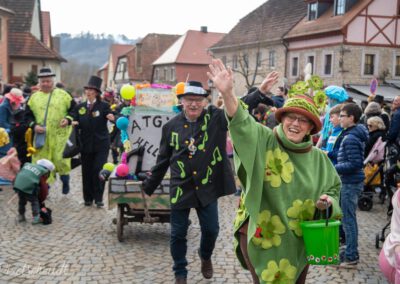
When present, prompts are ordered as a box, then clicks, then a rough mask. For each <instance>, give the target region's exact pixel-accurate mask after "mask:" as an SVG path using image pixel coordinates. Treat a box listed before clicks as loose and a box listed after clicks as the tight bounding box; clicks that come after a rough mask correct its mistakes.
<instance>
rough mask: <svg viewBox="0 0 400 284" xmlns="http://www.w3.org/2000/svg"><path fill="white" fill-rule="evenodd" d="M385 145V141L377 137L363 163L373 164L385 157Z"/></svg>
mask: <svg viewBox="0 0 400 284" xmlns="http://www.w3.org/2000/svg"><path fill="white" fill-rule="evenodd" d="M385 147H386V141H383V140H382V137H379V138H378V140H376V142H375V144H374V146H372V149H371V151H369V153H368V156H367V158H365V160H364V165H366V164H367V163H368V162H373V163H375V164H377V163H379V162H382V161H383V160H384V158H385Z"/></svg>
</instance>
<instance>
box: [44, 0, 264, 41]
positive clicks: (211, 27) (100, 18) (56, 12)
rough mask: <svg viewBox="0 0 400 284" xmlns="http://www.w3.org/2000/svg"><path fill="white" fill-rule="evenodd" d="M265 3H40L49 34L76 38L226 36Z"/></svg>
mask: <svg viewBox="0 0 400 284" xmlns="http://www.w3.org/2000/svg"><path fill="white" fill-rule="evenodd" d="M266 1H268V0H246V1H242V0H186V1H185V0H169V1H163V0H141V1H137V0H136V1H135V0H111V1H110V0H68V1H65V0H41V8H42V11H49V12H50V17H51V31H52V34H53V35H56V34H59V33H69V34H73V35H75V34H79V33H81V32H91V33H93V34H102V33H105V34H112V35H118V34H124V35H125V36H127V37H128V38H131V39H136V38H138V37H141V38H142V37H144V36H146V35H147V34H148V33H160V34H179V35H181V34H184V33H185V32H186V31H187V30H200V27H201V26H207V28H208V31H209V32H221V33H228V32H229V31H230V30H231V29H232V28H233V27H234V26H235V25H236V24H237V23H238V22H239V20H240V19H241V18H243V17H245V16H246V15H247V14H249V13H250V12H251V11H253V10H255V9H256V8H257V7H259V6H260V5H262V4H263V3H265V2H266Z"/></svg>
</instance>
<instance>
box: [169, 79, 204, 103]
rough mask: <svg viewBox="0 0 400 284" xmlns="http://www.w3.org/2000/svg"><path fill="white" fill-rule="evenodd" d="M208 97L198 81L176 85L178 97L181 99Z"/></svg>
mask: <svg viewBox="0 0 400 284" xmlns="http://www.w3.org/2000/svg"><path fill="white" fill-rule="evenodd" d="M188 95H191V96H200V97H204V98H205V97H207V96H208V93H207V91H206V90H204V89H203V85H202V84H201V83H200V82H197V81H188V82H187V83H183V82H181V83H178V84H177V85H176V96H177V97H178V98H179V99H180V98H182V97H184V96H188Z"/></svg>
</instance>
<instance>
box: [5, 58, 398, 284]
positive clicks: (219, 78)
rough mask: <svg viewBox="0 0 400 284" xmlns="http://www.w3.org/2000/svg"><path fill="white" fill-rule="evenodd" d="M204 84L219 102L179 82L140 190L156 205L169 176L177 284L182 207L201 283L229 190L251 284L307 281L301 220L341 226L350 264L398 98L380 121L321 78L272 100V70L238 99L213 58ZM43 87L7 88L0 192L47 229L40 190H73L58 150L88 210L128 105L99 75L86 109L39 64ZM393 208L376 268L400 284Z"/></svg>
mask: <svg viewBox="0 0 400 284" xmlns="http://www.w3.org/2000/svg"><path fill="white" fill-rule="evenodd" d="M207 75H208V77H209V79H210V80H212V81H213V83H214V86H215V87H216V89H217V90H218V91H219V94H220V95H219V99H218V101H217V102H216V106H214V105H212V104H210V102H209V101H208V100H207V97H208V95H209V94H208V92H207V91H206V90H205V89H204V88H203V86H202V84H201V83H200V82H197V81H189V82H186V83H184V84H183V85H181V86H179V87H178V85H177V87H176V95H177V98H178V100H179V102H180V104H181V107H182V111H181V112H180V113H179V114H177V115H176V116H175V117H174V118H173V119H171V120H169V121H168V122H167V123H166V124H165V125H164V126H163V128H162V137H161V141H160V147H159V149H160V150H159V154H158V156H157V162H156V165H155V166H154V167H153V168H152V170H151V172H150V173H148V175H147V178H146V179H145V180H144V181H143V190H144V192H145V193H146V194H147V195H152V194H153V193H154V191H155V189H156V188H157V186H158V185H159V184H160V182H161V180H162V179H163V178H164V175H165V173H166V172H167V170H168V169H170V173H171V184H170V196H171V199H170V201H171V202H170V203H171V215H170V223H171V239H170V250H171V255H172V258H173V262H174V265H173V271H174V274H175V279H176V283H187V277H188V270H187V268H186V267H187V265H188V262H187V259H186V251H187V239H186V236H187V231H188V228H189V225H190V220H189V213H190V210H191V209H192V208H193V209H195V210H196V212H197V216H198V218H199V223H200V228H201V241H200V246H199V249H198V255H199V258H200V260H201V272H202V275H203V276H204V278H206V279H210V278H212V276H213V265H212V260H211V258H212V254H213V252H214V247H215V242H216V240H217V237H218V233H219V220H218V199H219V198H220V197H222V196H226V195H230V194H234V193H236V194H237V195H240V199H239V206H238V208H237V214H236V217H235V220H234V228H233V236H234V242H235V252H236V255H237V258H238V260H239V262H240V263H241V265H242V266H243V267H244V268H245V269H248V270H249V271H250V273H251V275H252V279H253V283H270V282H271V283H272V282H273V281H275V282H276V283H305V280H306V276H307V271H308V268H309V264H308V263H307V258H306V255H305V247H304V241H303V238H302V230H301V228H300V225H299V223H300V222H301V221H306V220H313V219H314V218H315V216H316V214H317V213H318V212H319V213H320V214H323V215H326V214H327V215H328V216H329V218H332V219H341V222H342V226H341V228H340V242H341V245H342V246H341V252H340V256H339V257H340V265H339V266H340V267H346V268H349V267H356V266H357V264H358V263H359V251H358V224H357V217H356V209H357V204H358V198H359V196H360V194H361V192H362V191H363V190H364V188H365V186H366V185H365V179H366V175H365V167H366V165H367V164H368V165H371V164H374V165H375V164H377V165H381V164H382V163H383V162H384V159H385V157H384V156H383V157H382V156H380V157H377V156H376V155H375V157H374V158H372V156H371V155H372V154H373V152H374V153H375V152H376V153H377V152H378V150H377V147H378V146H377V145H378V142H380V143H382V142H384V144H383V145H385V146H386V149H388V148H390V147H392V148H395V147H397V145H398V141H399V132H400V96H398V97H396V98H395V99H394V100H393V102H392V104H391V113H390V114H389V113H386V110H387V108H384V106H385V102H384V100H383V99H384V98H383V97H382V96H380V95H371V97H370V98H369V99H368V103H367V104H366V105H364V108H361V106H359V105H358V104H356V103H354V102H353V100H352V99H351V98H350V97H349V96H348V94H347V92H346V90H345V89H343V88H342V87H339V86H326V87H324V88H323V86H322V85H321V86H319V84H318V81H317V83H315V84H314V85H312V86H310V87H309V88H305V89H297V90H296V92H295V93H293V92H289V90H288V86H279V87H278V88H277V89H275V90H273V87H274V86H276V85H277V83H278V80H279V77H280V75H279V74H278V73H277V72H271V73H270V74H268V75H267V76H266V77H265V79H264V80H263V81H262V82H261V84H260V85H259V86H258V87H254V88H252V89H249V91H248V92H247V94H246V95H245V96H243V97H242V98H240V99H238V97H237V96H236V95H235V94H234V91H233V90H234V83H233V72H232V70H231V69H230V68H227V67H225V66H224V64H223V63H222V61H221V60H218V59H216V60H213V62H212V64H211V65H210V71H209V72H208V73H207ZM306 77H307V76H306ZM38 78H39V84H38V86H37V88H31V89H30V88H24V89H22V88H21V87H19V86H6V87H5V89H4V92H3V97H2V102H1V104H0V158H1V159H0V164H1V167H0V185H2V184H12V185H13V187H14V190H15V191H16V192H17V194H18V198H19V207H18V214H19V215H18V221H20V222H24V221H26V217H25V206H26V203H27V202H30V203H31V207H32V217H33V219H32V224H39V223H40V222H41V221H43V219H41V218H40V211H41V210H42V209H43V208H45V209H48V208H46V206H45V204H44V200H45V199H46V196H47V195H48V190H49V186H48V185H51V184H52V183H53V182H54V180H55V178H57V176H58V177H59V179H60V180H61V182H62V193H63V194H68V193H69V191H70V171H71V157H65V155H63V154H64V149H65V146H66V144H67V142H68V139H69V137H70V135H71V133H72V132H73V131H74V132H75V133H76V136H77V140H78V141H80V143H79V144H80V146H79V153H80V160H81V165H82V166H81V170H82V192H83V203H84V205H85V206H92V205H93V204H95V205H96V206H97V207H99V208H101V207H103V206H104V203H103V194H104V186H105V184H104V180H102V179H100V178H99V173H100V171H101V170H102V167H103V165H104V164H105V163H107V161H108V157H109V155H110V154H111V158H112V162H113V163H114V164H116V163H118V160H119V159H120V154H121V149H122V143H121V141H120V137H119V136H120V132H119V130H118V128H117V127H112V130H111V131H110V127H109V126H110V125H113V124H114V123H115V122H116V119H117V118H118V117H119V116H120V112H121V110H122V109H123V108H124V107H126V106H129V105H130V104H131V102H130V100H121V101H119V100H118V99H117V98H116V95H115V93H114V92H113V91H112V90H109V89H107V90H105V91H104V92H102V90H101V85H102V79H101V78H99V77H97V76H91V77H90V78H89V81H88V84H87V85H86V86H83V88H84V97H85V98H86V99H85V100H84V101H82V102H78V103H77V102H76V101H75V100H74V98H73V97H72V96H71V95H70V94H69V93H68V92H67V91H65V89H64V88H63V87H64V86H63V85H60V84H58V85H56V82H55V80H54V79H55V74H54V73H53V72H52V70H51V69H50V68H48V67H44V68H42V69H41V70H40V72H39V73H38ZM306 80H307V78H306ZM314 80H316V79H315V78H314ZM322 91H323V92H322ZM272 92H274V94H273V93H272ZM321 92H322V93H323V95H324V96H326V102H327V104H326V105H322V107H321V105H320V104H319V103H318V101H317V100H315V99H314V98H313V95H315V94H319V93H321ZM392 148H390V149H392ZM110 150H111V152H110ZM397 152H398V153H400V151H397ZM397 160H398V157H397V156H396V157H393V158H392V160H391V161H390V162H391V164H392V165H395V164H396V162H397ZM232 161H233V162H232ZM392 168H393V170H392V171H391V172H389V171H388V172H387V173H389V174H387V173H385V175H384V174H383V171H384V169H383V167H380V168H379V175H380V183H379V184H378V186H379V188H380V189H381V195H382V196H383V199H385V198H386V197H388V198H391V197H392V194H391V192H393V191H394V190H393V188H396V186H397V184H396V181H397V179H396V167H392ZM235 176H236V178H237V179H238V180H239V181H240V184H241V190H240V191H237V189H236V187H237V186H236V183H235ZM397 199H398V194H397V193H396V194H394V197H393V201H392V204H393V207H394V215H393V221H392V222H393V226H392V232H391V234H390V235H389V237H388V239H387V242H385V244H384V248H383V250H382V253H381V255H380V264H381V267H382V271H383V272H384V274H385V275H386V276H387V277H388V279H389V281H391V282H393V283H395V281H400V280H395V279H400V241H399V238H400V236H399V232H398V226H399V221H398V219H399V216H397V215H398V214H399V213H398V212H397V211H398V210H399V209H398V208H399V204H400V201H399V200H400V199H399V200H397ZM279 281H280V282H279ZM396 283H397V282H396Z"/></svg>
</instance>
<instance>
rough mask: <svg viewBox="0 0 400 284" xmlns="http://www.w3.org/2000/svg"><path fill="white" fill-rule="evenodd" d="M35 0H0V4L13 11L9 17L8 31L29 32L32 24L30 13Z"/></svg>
mask: <svg viewBox="0 0 400 284" xmlns="http://www.w3.org/2000/svg"><path fill="white" fill-rule="evenodd" d="M35 2H36V1H35V0H0V6H3V7H5V8H7V9H10V10H12V11H14V12H15V14H16V15H15V16H14V17H10V21H9V29H10V32H30V30H31V25H32V14H33V7H34V5H35Z"/></svg>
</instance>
